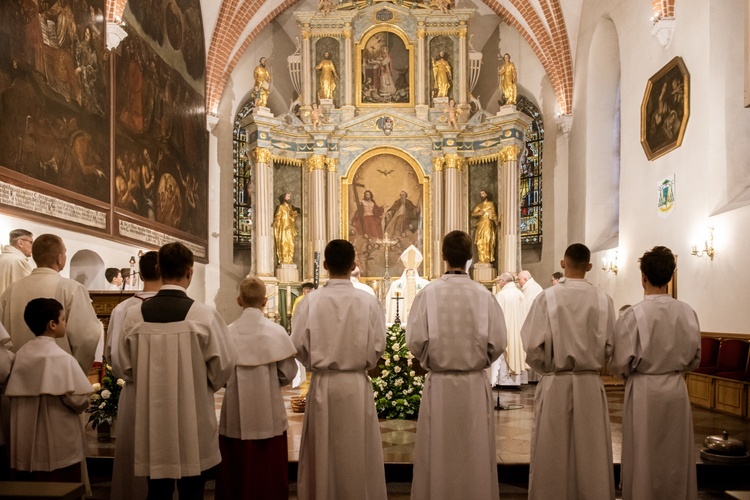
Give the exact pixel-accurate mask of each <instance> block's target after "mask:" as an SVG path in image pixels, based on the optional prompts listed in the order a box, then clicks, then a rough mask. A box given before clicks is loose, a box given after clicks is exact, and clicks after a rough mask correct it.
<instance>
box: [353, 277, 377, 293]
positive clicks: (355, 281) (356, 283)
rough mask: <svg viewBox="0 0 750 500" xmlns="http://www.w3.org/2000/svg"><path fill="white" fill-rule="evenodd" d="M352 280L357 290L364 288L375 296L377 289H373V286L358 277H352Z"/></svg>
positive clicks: (364, 290)
mask: <svg viewBox="0 0 750 500" xmlns="http://www.w3.org/2000/svg"><path fill="white" fill-rule="evenodd" d="M351 281H352V285H354V288H356V289H357V290H362V291H363V292H367V293H369V294H370V295H372V296H373V297H374V296H375V290H373V289H372V287H371V286H369V285H366V284H364V283H362V282H361V281H359V280H358V279H357V278H351Z"/></svg>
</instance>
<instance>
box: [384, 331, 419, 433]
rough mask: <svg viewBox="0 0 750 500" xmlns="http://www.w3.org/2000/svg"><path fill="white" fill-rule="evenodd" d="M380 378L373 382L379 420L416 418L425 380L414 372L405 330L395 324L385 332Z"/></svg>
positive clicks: (412, 358)
mask: <svg viewBox="0 0 750 500" xmlns="http://www.w3.org/2000/svg"><path fill="white" fill-rule="evenodd" d="M385 340H386V347H385V352H384V353H383V363H382V364H380V365H379V368H380V370H381V372H380V376H378V377H375V378H373V379H372V387H373V390H374V391H375V407H376V408H377V411H378V417H380V418H386V419H393V418H400V419H406V420H409V419H415V418H417V416H418V415H419V403H420V401H421V399H422V386H423V385H424V377H423V376H422V375H417V374H416V372H415V367H414V366H413V365H414V356H413V355H412V353H410V352H409V348H408V347H406V330H405V329H404V328H403V327H402V326H401V324H400V323H398V322H397V323H394V324H393V325H391V327H390V328H388V330H387V331H386V339H385Z"/></svg>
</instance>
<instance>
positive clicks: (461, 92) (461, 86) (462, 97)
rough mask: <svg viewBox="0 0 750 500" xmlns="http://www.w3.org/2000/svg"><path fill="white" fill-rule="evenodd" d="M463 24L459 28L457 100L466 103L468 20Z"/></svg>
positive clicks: (459, 102)
mask: <svg viewBox="0 0 750 500" xmlns="http://www.w3.org/2000/svg"><path fill="white" fill-rule="evenodd" d="M461 24H462V25H463V26H462V27H461V28H460V29H459V30H458V36H459V40H458V64H459V66H458V67H459V68H460V71H459V72H458V95H457V96H455V97H456V102H457V103H458V104H466V98H467V94H468V92H467V90H466V74H467V73H468V71H469V70H468V68H469V61H468V58H467V55H466V22H465V21H461Z"/></svg>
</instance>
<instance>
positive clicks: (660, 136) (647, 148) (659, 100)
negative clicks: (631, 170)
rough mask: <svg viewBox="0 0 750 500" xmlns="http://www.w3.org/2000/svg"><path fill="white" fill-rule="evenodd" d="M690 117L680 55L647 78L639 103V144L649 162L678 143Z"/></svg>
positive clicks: (686, 75) (687, 85)
mask: <svg viewBox="0 0 750 500" xmlns="http://www.w3.org/2000/svg"><path fill="white" fill-rule="evenodd" d="M689 117H690V73H689V72H688V70H687V67H686V66H685V62H684V61H683V60H682V58H681V57H679V56H678V57H675V58H674V59H672V60H671V61H669V62H668V63H667V64H666V65H665V66H664V67H663V68H662V69H660V70H659V71H658V72H657V73H656V74H655V75H654V76H652V77H651V78H649V79H648V83H647V84H646V92H645V93H644V95H643V103H642V104H641V145H642V146H643V151H644V152H645V153H646V158H648V160H649V161H651V160H655V159H656V158H659V157H660V156H663V155H665V154H667V153H669V152H670V151H672V150H673V149H677V148H678V147H680V146H681V145H682V139H683V137H684V136H685V129H686V128H687V122H688V118H689Z"/></svg>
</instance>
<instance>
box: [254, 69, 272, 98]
mask: <svg viewBox="0 0 750 500" xmlns="http://www.w3.org/2000/svg"><path fill="white" fill-rule="evenodd" d="M253 76H254V77H255V89H256V90H255V91H256V92H257V97H256V99H255V105H256V106H262V107H266V104H267V103H268V94H270V93H271V73H269V72H268V68H266V58H265V57H261V58H260V63H259V64H258V65H257V66H256V67H255V71H254V72H253Z"/></svg>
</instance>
